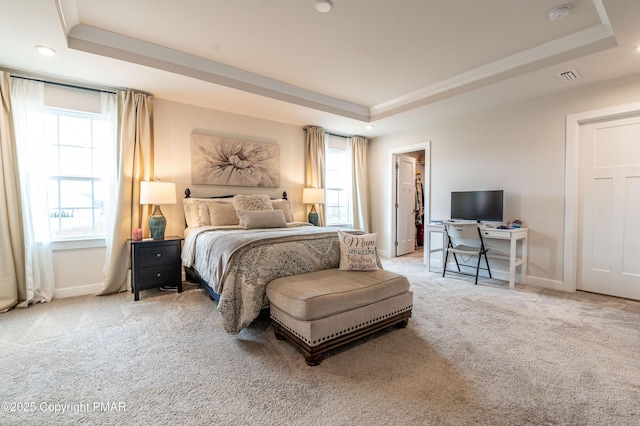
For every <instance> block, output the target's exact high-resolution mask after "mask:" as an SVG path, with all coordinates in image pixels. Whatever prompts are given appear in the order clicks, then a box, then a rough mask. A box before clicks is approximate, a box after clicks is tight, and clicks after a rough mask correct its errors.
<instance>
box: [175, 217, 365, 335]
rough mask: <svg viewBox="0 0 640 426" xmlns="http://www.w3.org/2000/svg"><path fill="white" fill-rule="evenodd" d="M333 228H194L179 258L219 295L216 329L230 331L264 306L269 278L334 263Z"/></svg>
mask: <svg viewBox="0 0 640 426" xmlns="http://www.w3.org/2000/svg"><path fill="white" fill-rule="evenodd" d="M336 231H337V229H335V228H321V227H315V226H293V227H288V228H277V229H258V230H241V229H228V228H227V229H220V228H213V227H202V228H195V229H192V230H190V231H189V233H188V234H187V236H186V238H185V244H184V249H183V253H182V262H183V264H184V265H185V266H188V267H191V268H193V269H195V270H196V271H197V272H198V274H199V275H200V276H201V277H202V278H203V279H204V280H206V281H207V283H209V285H210V286H211V288H213V290H214V291H215V292H216V293H217V294H219V295H220V301H219V303H218V311H219V312H220V316H221V321H222V328H223V329H224V330H225V331H226V332H228V333H231V334H236V333H239V332H240V331H241V330H242V329H243V328H245V327H247V326H248V325H249V324H251V322H252V321H253V320H254V319H255V318H256V317H257V316H258V315H259V313H260V310H261V309H262V308H264V307H266V306H268V300H267V298H266V293H265V287H266V285H267V284H268V283H269V282H271V281H272V280H274V279H276V278H280V277H285V276H290V275H297V274H304V273H307V272H313V271H319V270H323V269H331V268H337V267H338V266H339V264H340V247H339V244H338V237H337V232H336ZM351 232H354V233H360V231H351Z"/></svg>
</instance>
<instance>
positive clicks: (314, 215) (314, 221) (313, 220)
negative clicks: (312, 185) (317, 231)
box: [309, 211, 318, 226]
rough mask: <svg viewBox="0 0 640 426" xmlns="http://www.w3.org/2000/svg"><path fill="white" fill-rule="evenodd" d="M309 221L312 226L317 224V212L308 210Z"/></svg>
mask: <svg viewBox="0 0 640 426" xmlns="http://www.w3.org/2000/svg"><path fill="white" fill-rule="evenodd" d="M309 223H310V224H312V225H313V226H318V212H315V211H310V212H309Z"/></svg>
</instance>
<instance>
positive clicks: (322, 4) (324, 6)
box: [315, 0, 333, 13]
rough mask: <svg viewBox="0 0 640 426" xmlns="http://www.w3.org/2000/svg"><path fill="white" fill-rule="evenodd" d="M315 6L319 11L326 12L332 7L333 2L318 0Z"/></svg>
mask: <svg viewBox="0 0 640 426" xmlns="http://www.w3.org/2000/svg"><path fill="white" fill-rule="evenodd" d="M315 8H316V10H317V11H318V12H320V13H327V12H328V11H330V10H331V9H333V3H331V0H318V1H317V2H316V4H315Z"/></svg>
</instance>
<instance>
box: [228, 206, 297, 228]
mask: <svg viewBox="0 0 640 426" xmlns="http://www.w3.org/2000/svg"><path fill="white" fill-rule="evenodd" d="M237 213H238V217H239V218H240V223H241V224H242V227H243V228H244V229H263V228H286V227H287V223H286V222H285V220H284V212H283V211H282V210H238V211H237Z"/></svg>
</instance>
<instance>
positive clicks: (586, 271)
mask: <svg viewBox="0 0 640 426" xmlns="http://www.w3.org/2000/svg"><path fill="white" fill-rule="evenodd" d="M579 163H580V171H579V175H580V180H579V188H580V190H579V194H578V200H579V201H578V206H579V207H578V208H579V212H580V216H579V218H578V219H579V223H580V226H579V228H578V229H579V234H578V262H579V265H578V270H577V273H578V274H577V275H578V276H577V280H576V289H577V290H585V291H590V292H594V293H601V294H607V295H610V296H617V297H624V298H628V299H635V300H640V262H638V260H637V259H638V256H640V221H639V220H638V218H640V117H632V118H622V119H617V120H607V121H604V122H598V123H592V124H585V125H583V126H581V127H580V162H579Z"/></svg>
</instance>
